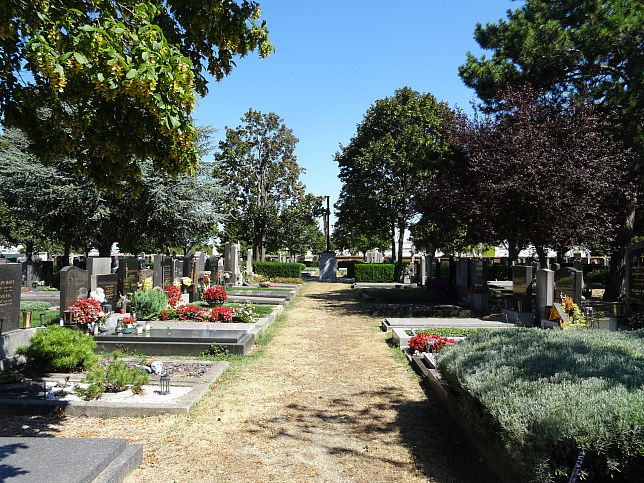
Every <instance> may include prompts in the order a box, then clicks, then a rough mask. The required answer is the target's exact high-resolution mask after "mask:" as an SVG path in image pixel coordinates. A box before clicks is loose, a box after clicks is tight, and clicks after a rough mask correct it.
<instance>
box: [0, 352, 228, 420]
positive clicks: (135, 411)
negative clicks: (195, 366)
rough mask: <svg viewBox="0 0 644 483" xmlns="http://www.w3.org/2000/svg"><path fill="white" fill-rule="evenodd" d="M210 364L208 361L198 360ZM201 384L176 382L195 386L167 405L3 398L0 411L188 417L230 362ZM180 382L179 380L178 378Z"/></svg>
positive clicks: (212, 370) (215, 366) (217, 364)
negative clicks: (189, 412)
mask: <svg viewBox="0 0 644 483" xmlns="http://www.w3.org/2000/svg"><path fill="white" fill-rule="evenodd" d="M197 362H199V363H207V361H197ZM211 365H212V367H211V368H210V369H208V371H206V373H205V374H204V375H203V376H202V377H201V378H200V379H199V380H198V381H188V380H173V381H172V382H171V384H173V385H176V386H183V387H185V386H192V389H191V390H190V391H189V392H188V393H187V394H186V395H184V396H183V397H181V398H179V399H178V400H177V401H175V402H172V403H167V404H158V403H148V404H140V405H139V404H137V405H132V404H130V403H126V402H120V401H119V402H117V401H114V402H112V401H109V400H105V399H100V398H99V399H96V400H94V401H54V400H44V399H0V408H1V409H2V410H3V411H5V412H6V413H10V414H48V413H64V414H65V415H68V416H89V417H119V416H124V417H140V416H156V415H162V414H185V413H187V412H188V411H190V408H192V406H193V405H194V404H195V403H196V402H197V401H199V400H200V399H201V398H202V397H203V395H204V394H205V393H206V391H207V390H208V389H209V388H210V386H212V384H213V383H214V382H215V381H217V379H219V377H221V375H222V374H223V373H224V371H225V370H226V369H227V368H228V365H229V363H228V362H225V361H218V362H213V363H211ZM177 379H178V378H177Z"/></svg>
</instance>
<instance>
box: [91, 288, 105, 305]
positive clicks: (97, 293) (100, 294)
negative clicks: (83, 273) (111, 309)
mask: <svg viewBox="0 0 644 483" xmlns="http://www.w3.org/2000/svg"><path fill="white" fill-rule="evenodd" d="M89 297H90V298H92V299H94V300H96V301H98V302H99V303H101V304H102V303H103V302H105V290H103V289H102V288H101V287H98V288H97V289H96V290H92V291H91V292H90V294H89Z"/></svg>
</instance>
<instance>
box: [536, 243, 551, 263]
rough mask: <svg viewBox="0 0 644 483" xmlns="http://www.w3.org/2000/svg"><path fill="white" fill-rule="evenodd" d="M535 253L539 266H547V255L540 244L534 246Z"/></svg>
mask: <svg viewBox="0 0 644 483" xmlns="http://www.w3.org/2000/svg"><path fill="white" fill-rule="evenodd" d="M535 248H536V249H537V255H538V256H539V268H548V255H547V254H546V250H545V249H544V248H543V247H542V246H536V247H535Z"/></svg>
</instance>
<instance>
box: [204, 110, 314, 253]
mask: <svg viewBox="0 0 644 483" xmlns="http://www.w3.org/2000/svg"><path fill="white" fill-rule="evenodd" d="M241 121H242V124H240V125H239V126H237V127H236V128H235V129H232V128H229V127H226V139H225V140H223V141H220V142H219V152H217V153H216V154H215V160H216V161H217V163H218V166H217V168H216V169H215V171H214V176H215V177H217V178H218V179H220V180H221V182H222V185H223V186H225V187H226V194H225V207H226V209H225V211H226V214H227V215H226V219H225V222H224V234H223V238H224V240H226V241H237V240H241V241H243V242H245V244H246V245H247V246H252V247H253V250H254V256H255V259H256V260H263V259H264V257H265V255H266V247H267V242H268V240H270V239H273V240H275V239H277V238H279V225H280V221H279V217H280V214H281V213H282V212H283V211H284V210H285V209H286V208H287V207H289V206H291V207H292V206H295V205H297V204H298V203H299V202H300V200H301V199H302V198H303V196H304V185H303V184H302V182H301V181H300V174H302V173H303V172H304V170H303V169H302V168H301V167H300V166H299V165H298V164H297V158H296V156H295V152H294V151H295V146H296V144H297V141H298V139H297V138H296V137H295V136H294V135H293V131H292V130H291V129H289V128H287V127H286V125H285V124H284V122H283V120H282V119H281V118H280V117H279V116H278V115H277V114H275V113H272V112H271V113H269V114H263V113H261V112H259V111H255V110H253V109H249V110H248V112H247V113H246V114H244V116H243V117H242V118H241ZM280 248H286V247H280Z"/></svg>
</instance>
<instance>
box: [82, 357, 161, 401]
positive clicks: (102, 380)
mask: <svg viewBox="0 0 644 483" xmlns="http://www.w3.org/2000/svg"><path fill="white" fill-rule="evenodd" d="M111 357H112V360H111V361H110V363H109V365H108V366H107V368H105V369H103V366H101V365H100V364H95V365H94V366H92V367H91V368H90V369H89V370H88V371H87V375H86V376H85V382H89V383H90V384H89V386H88V387H87V388H86V389H83V388H80V387H77V388H76V393H77V394H78V395H79V396H81V397H83V398H85V399H94V398H97V397H98V396H100V395H101V394H102V393H104V392H105V391H107V390H109V391H110V392H119V391H123V390H125V388H126V387H127V386H128V385H131V386H132V392H134V393H138V392H141V386H143V385H144V384H147V383H148V382H149V381H150V377H149V376H148V373H147V372H145V371H143V370H141V369H139V368H137V367H130V366H128V365H127V364H126V363H125V362H123V361H122V360H121V354H120V353H119V352H116V351H114V352H113V353H112V354H111Z"/></svg>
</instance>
